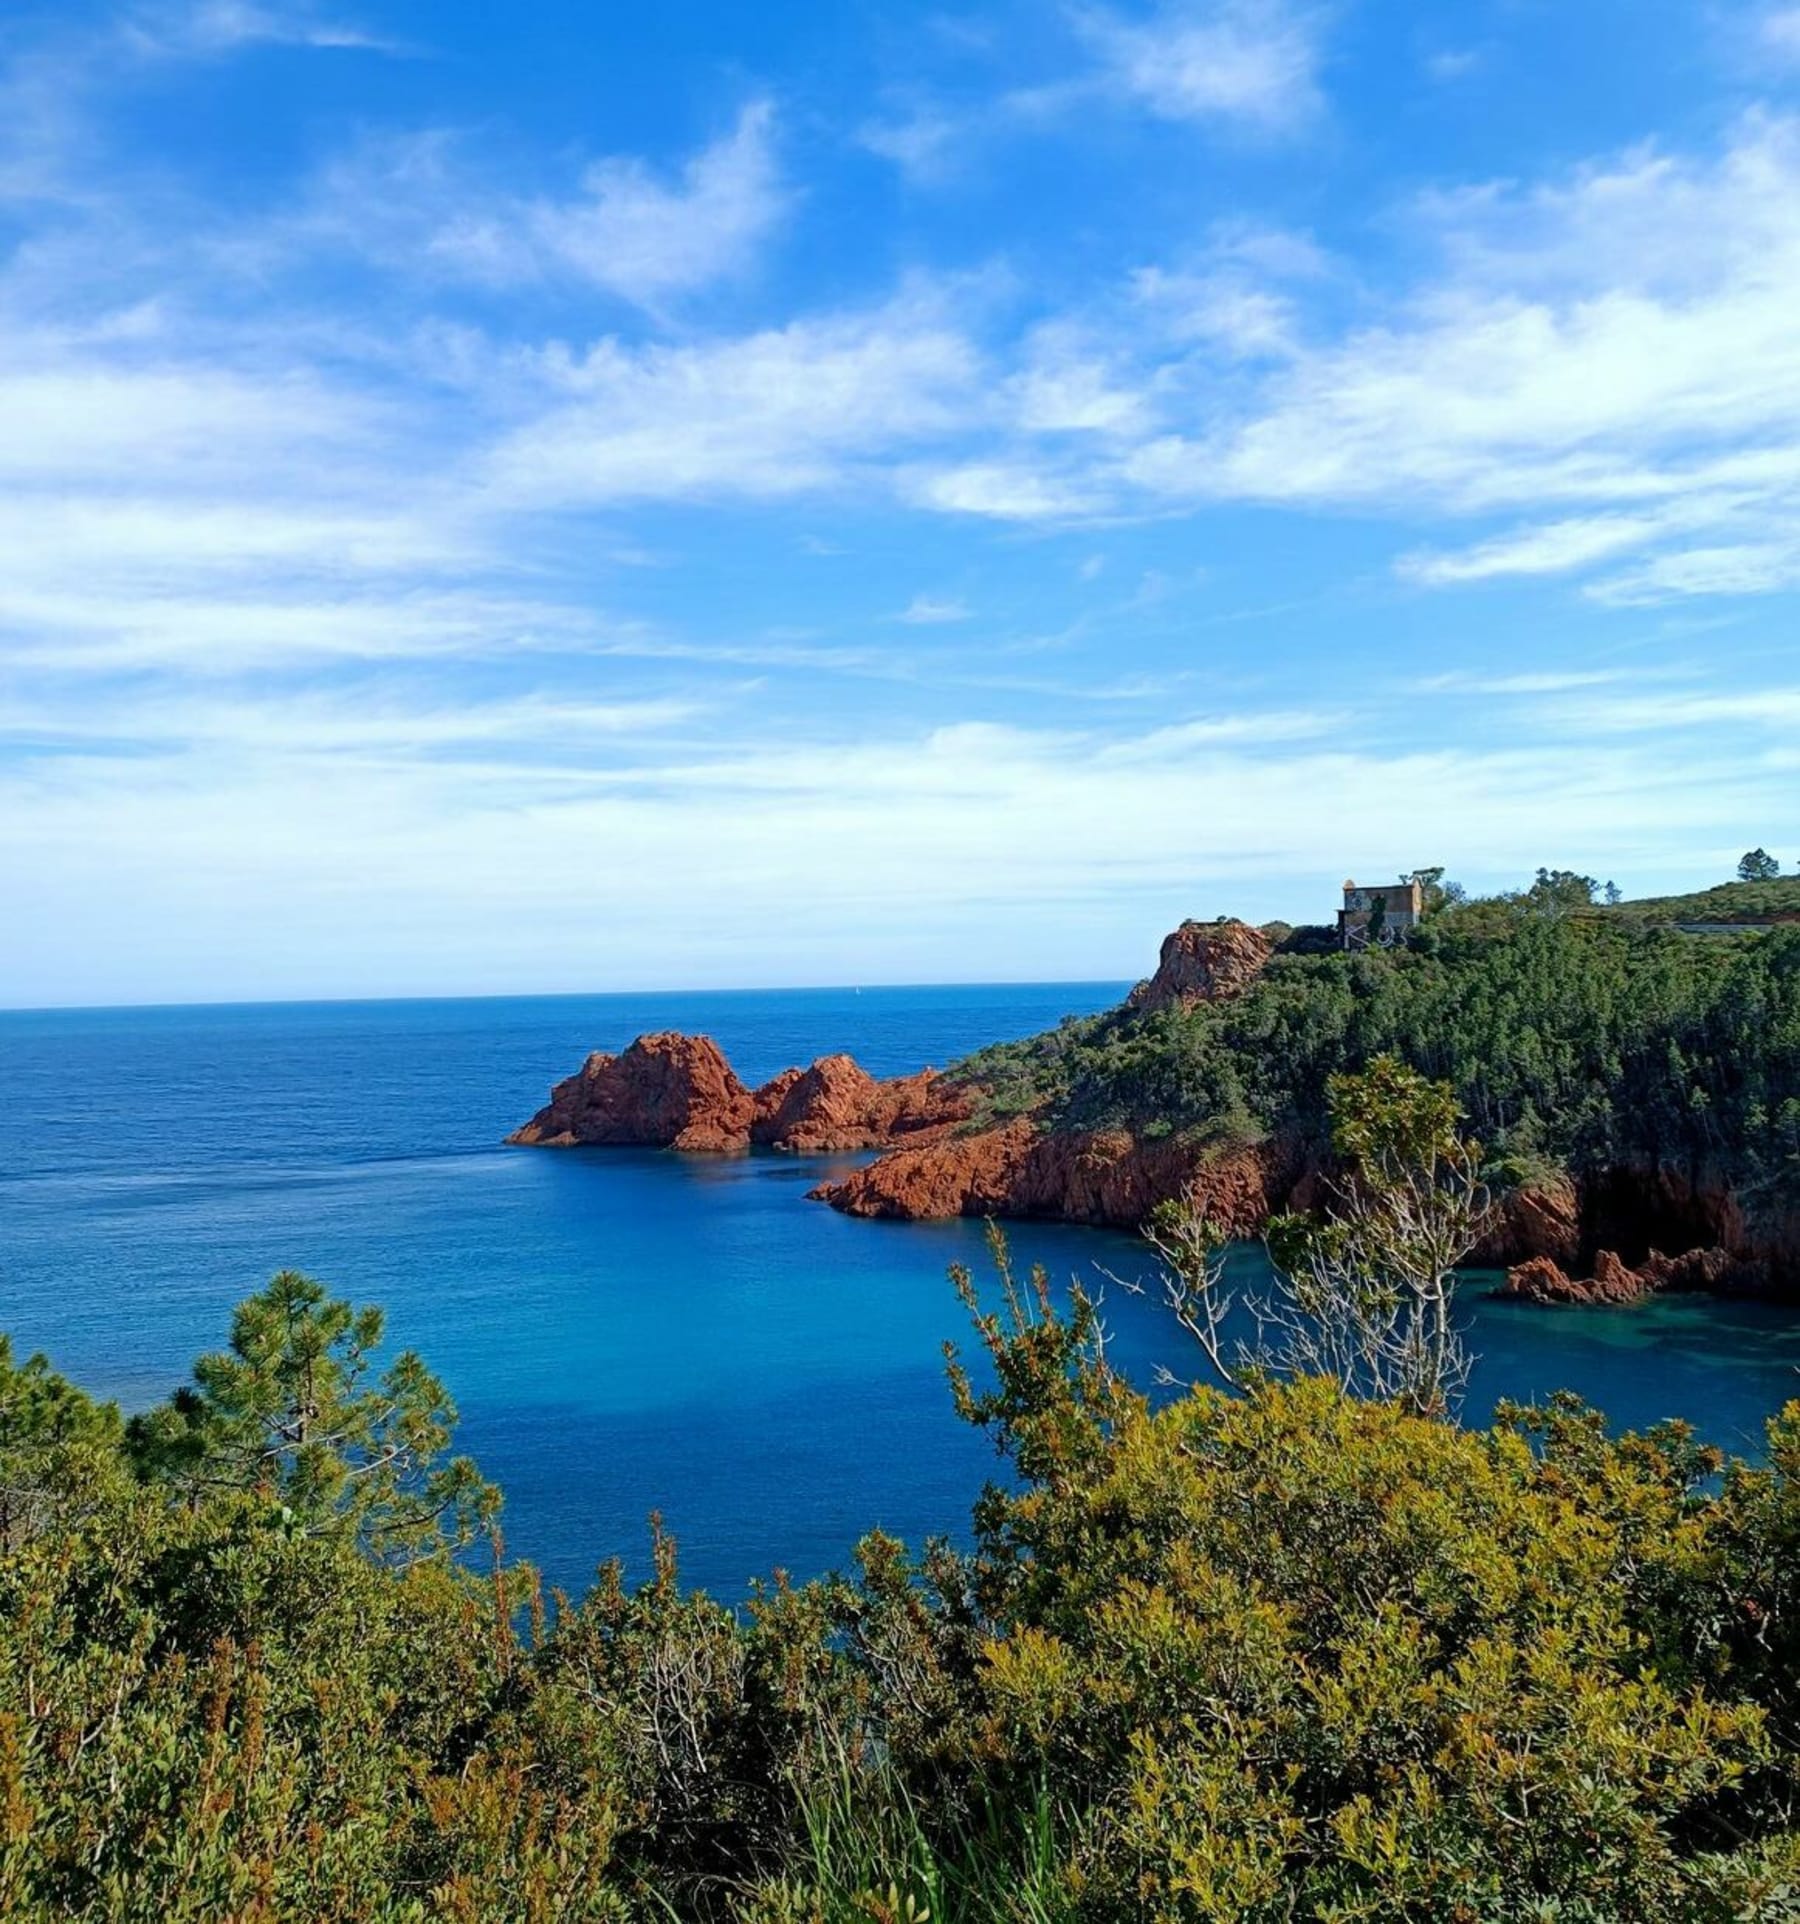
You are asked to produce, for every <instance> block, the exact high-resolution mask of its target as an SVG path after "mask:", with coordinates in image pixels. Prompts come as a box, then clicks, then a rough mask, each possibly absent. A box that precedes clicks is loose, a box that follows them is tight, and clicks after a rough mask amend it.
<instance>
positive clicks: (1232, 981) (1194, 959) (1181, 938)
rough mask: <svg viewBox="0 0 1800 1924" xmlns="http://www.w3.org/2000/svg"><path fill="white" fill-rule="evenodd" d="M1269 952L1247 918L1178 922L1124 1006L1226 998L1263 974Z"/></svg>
mask: <svg viewBox="0 0 1800 1924" xmlns="http://www.w3.org/2000/svg"><path fill="white" fill-rule="evenodd" d="M1270 953H1271V947H1270V943H1269V938H1268V937H1267V936H1266V935H1264V934H1263V932H1262V931H1261V929H1253V928H1252V927H1251V926H1250V924H1249V923H1248V922H1237V921H1233V920H1231V919H1230V918H1229V917H1227V918H1224V919H1222V920H1220V921H1217V922H1183V923H1182V925H1181V927H1180V928H1178V929H1176V930H1175V931H1174V933H1173V934H1171V935H1166V936H1164V937H1163V945H1162V954H1161V957H1160V959H1159V960H1158V962H1157V965H1156V973H1155V974H1154V975H1153V976H1151V978H1150V979H1149V981H1147V982H1140V983H1139V984H1138V985H1137V987H1136V988H1135V989H1133V990H1132V992H1131V996H1130V1000H1129V1001H1128V1003H1127V1005H1126V1006H1127V1007H1129V1008H1133V1009H1137V1010H1139V1011H1141V1012H1142V1013H1143V1014H1146V1015H1149V1014H1153V1013H1154V1012H1155V1011H1156V1010H1158V1009H1166V1008H1168V1007H1169V1006H1170V1005H1171V1004H1175V1005H1179V1006H1181V1007H1184V1008H1185V1007H1187V1006H1188V1005H1189V1004H1191V1003H1195V1002H1226V1001H1229V1000H1230V999H1231V997H1232V996H1234V995H1242V994H1243V992H1244V990H1245V989H1247V988H1248V987H1249V986H1250V984H1251V983H1252V982H1254V981H1255V980H1256V978H1257V977H1258V976H1259V975H1261V974H1262V972H1263V970H1264V969H1265V968H1266V967H1267V966H1268V961H1269V956H1270Z"/></svg>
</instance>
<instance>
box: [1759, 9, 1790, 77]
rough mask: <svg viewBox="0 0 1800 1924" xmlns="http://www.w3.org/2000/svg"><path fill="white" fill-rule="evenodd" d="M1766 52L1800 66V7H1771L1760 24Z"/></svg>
mask: <svg viewBox="0 0 1800 1924" xmlns="http://www.w3.org/2000/svg"><path fill="white" fill-rule="evenodd" d="M1758 29H1759V38H1760V39H1761V41H1762V45H1763V48H1764V50H1765V51H1766V52H1768V53H1772V54H1774V55H1775V56H1776V58H1777V59H1780V60H1790V61H1793V62H1795V63H1796V64H1800V7H1785V6H1778V7H1771V8H1770V9H1769V10H1768V12H1767V13H1765V14H1764V15H1763V16H1762V19H1761V20H1760V21H1759V22H1758Z"/></svg>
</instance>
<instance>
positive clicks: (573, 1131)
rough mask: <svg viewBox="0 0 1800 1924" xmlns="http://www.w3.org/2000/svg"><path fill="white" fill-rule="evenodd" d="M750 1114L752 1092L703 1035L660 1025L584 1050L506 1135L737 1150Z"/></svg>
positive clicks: (562, 1144) (555, 1144)
mask: <svg viewBox="0 0 1800 1924" xmlns="http://www.w3.org/2000/svg"><path fill="white" fill-rule="evenodd" d="M755 1118H756V1099H755V1097H754V1096H753V1095H752V1094H751V1093H750V1091H749V1090H748V1089H746V1088H745V1087H744V1085H743V1084H742V1083H741V1082H740V1081H739V1080H738V1079H737V1077H736V1076H735V1075H734V1074H733V1073H732V1068H731V1064H730V1063H729V1062H727V1061H726V1060H725V1056H724V1052H723V1051H722V1050H721V1049H720V1048H719V1045H718V1044H717V1043H716V1042H714V1041H713V1040H712V1038H711V1037H710V1036H694V1035H681V1034H678V1033H677V1032H675V1031H674V1030H665V1031H664V1032H662V1033H661V1034H657V1035H643V1036H639V1037H638V1039H637V1040H636V1041H635V1042H634V1043H633V1044H632V1045H631V1047H630V1048H629V1049H626V1050H624V1051H623V1052H622V1053H621V1054H619V1055H605V1054H600V1053H596V1054H594V1055H591V1056H589V1057H588V1059H587V1061H586V1062H584V1063H583V1064H582V1066H581V1068H580V1069H579V1070H578V1071H577V1072H576V1073H575V1074H574V1075H572V1076H569V1077H568V1078H566V1079H565V1080H564V1081H562V1082H559V1083H558V1084H557V1085H556V1087H555V1088H554V1089H552V1090H551V1092H550V1100H549V1102H548V1103H546V1104H545V1106H544V1107H543V1108H542V1109H540V1110H539V1111H538V1112H537V1114H536V1115H535V1116H533V1117H532V1119H531V1120H530V1121H529V1122H528V1123H526V1124H525V1126H524V1127H523V1128H522V1129H519V1130H515V1131H514V1133H513V1134H512V1135H511V1136H509V1137H508V1138H507V1140H508V1141H509V1142H515V1143H524V1144H528V1145H533V1146H543V1147H546V1148H553V1149H560V1148H568V1147H572V1146H574V1145H575V1144H578V1143H596V1144H610V1145H612V1146H614V1147H621V1146H630V1145H640V1146H644V1147H648V1148H656V1149H700V1150H721V1149H738V1148H742V1147H743V1146H744V1145H745V1144H746V1143H748V1142H749V1140H750V1126H751V1124H752V1123H753V1122H754V1120H755Z"/></svg>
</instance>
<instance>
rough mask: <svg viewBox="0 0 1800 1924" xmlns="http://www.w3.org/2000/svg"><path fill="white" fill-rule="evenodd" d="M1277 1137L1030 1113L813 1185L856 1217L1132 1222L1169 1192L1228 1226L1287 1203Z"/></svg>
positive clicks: (1291, 1164) (1245, 1229)
mask: <svg viewBox="0 0 1800 1924" xmlns="http://www.w3.org/2000/svg"><path fill="white" fill-rule="evenodd" d="M1296 1164H1297V1159H1296V1158H1295V1157H1294V1155H1293V1154H1292V1153H1291V1152H1290V1151H1288V1150H1286V1149H1284V1148H1281V1147H1279V1146H1274V1145H1267V1144H1262V1145H1256V1146H1252V1147H1237V1146H1233V1147H1229V1148H1224V1149H1220V1148H1218V1147H1216V1146H1215V1147H1210V1148H1209V1147H1205V1146H1201V1145H1197V1144H1192V1143H1183V1142H1178V1141H1177V1140H1175V1139H1174V1138H1172V1137H1170V1138H1163V1139H1160V1140H1157V1141H1150V1142H1146V1141H1142V1140H1140V1139H1138V1138H1136V1137H1134V1136H1132V1135H1131V1134H1130V1133H1129V1132H1127V1131H1125V1130H1123V1129H1116V1130H1085V1131H1080V1132H1069V1133H1056V1132H1047V1131H1043V1130H1040V1129H1038V1128H1037V1127H1036V1125H1035V1124H1033V1123H1032V1122H1031V1121H1030V1120H1029V1119H1020V1120H1017V1121H1014V1122H1010V1123H1008V1124H1006V1125H1005V1126H1004V1127H1003V1128H999V1129H986V1130H982V1131H980V1132H978V1133H977V1134H974V1135H964V1136H953V1137H951V1138H949V1139H948V1140H946V1141H942V1142H938V1143H934V1144H931V1145H929V1146H926V1147H922V1148H911V1149H897V1150H894V1151H891V1152H890V1153H889V1154H887V1155H885V1156H883V1157H882V1158H881V1159H880V1161H879V1162H874V1163H871V1164H870V1165H869V1166H868V1167H867V1168H866V1169H859V1170H856V1171H855V1172H854V1173H853V1174H851V1175H850V1176H848V1177H846V1178H844V1179H843V1180H842V1181H839V1182H832V1183H826V1184H823V1185H822V1186H821V1187H819V1188H818V1189H815V1190H814V1191H813V1192H812V1193H813V1195H814V1196H815V1197H817V1198H818V1199H820V1200H821V1201H824V1202H828V1203H830V1204H831V1205H832V1207H833V1208H835V1209H841V1210H843V1211H844V1212H845V1213H846V1214H848V1215H852V1216H878V1217H888V1218H894V1219H898V1220H901V1221H906V1222H915V1221H919V1220H922V1219H926V1218H930V1217H941V1216H1048V1217H1054V1218H1055V1219H1056V1220H1058V1221H1060V1222H1073V1223H1095V1224H1106V1225H1111V1226H1113V1227H1117V1228H1134V1227H1136V1226H1137V1225H1138V1224H1140V1223H1141V1222H1143V1221H1144V1219H1145V1218H1146V1217H1147V1216H1148V1215H1149V1214H1150V1212H1151V1210H1153V1209H1154V1208H1155V1207H1156V1205H1157V1204H1158V1203H1160V1202H1162V1201H1164V1200H1166V1199H1168V1198H1171V1197H1175V1196H1180V1195H1184V1194H1186V1195H1192V1196H1194V1197H1195V1198H1196V1199H1197V1200H1198V1201H1199V1203H1200V1206H1201V1207H1202V1209H1203V1210H1204V1211H1205V1213H1206V1215H1207V1217H1208V1218H1209V1219H1210V1220H1211V1221H1212V1222H1213V1223H1214V1224H1215V1225H1216V1226H1217V1227H1218V1228H1219V1229H1220V1230H1222V1231H1224V1232H1225V1233H1226V1234H1228V1235H1233V1236H1253V1235H1255V1234H1257V1233H1258V1232H1259V1231H1260V1230H1261V1229H1262V1227H1263V1225H1264V1224H1265V1223H1266V1222H1267V1221H1268V1219H1269V1217H1270V1216H1271V1215H1272V1214H1273V1213H1274V1212H1275V1211H1276V1210H1278V1209H1280V1208H1281V1207H1282V1205H1283V1203H1284V1201H1285V1199H1286V1197H1287V1195H1288V1193H1289V1192H1290V1191H1291V1190H1292V1188H1293V1185H1294V1182H1295V1180H1296V1177H1297V1174H1298V1169H1297V1166H1296Z"/></svg>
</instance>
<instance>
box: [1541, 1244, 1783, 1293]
mask: <svg viewBox="0 0 1800 1924" xmlns="http://www.w3.org/2000/svg"><path fill="white" fill-rule="evenodd" d="M1766 1283H1767V1276H1766V1274H1765V1272H1764V1270H1763V1267H1762V1265H1761V1264H1759V1263H1756V1262H1753V1261H1750V1260H1747V1259H1745V1258H1743V1257H1740V1256H1734V1255H1733V1254H1732V1253H1731V1251H1730V1250H1727V1249H1720V1248H1718V1247H1716V1246H1715V1247H1713V1248H1710V1249H1690V1250H1688V1251H1687V1252H1686V1253H1685V1254H1683V1255H1680V1256H1665V1255H1664V1254H1663V1253H1662V1251H1661V1250H1658V1249H1653V1250H1651V1251H1650V1253H1649V1254H1648V1255H1647V1256H1646V1257H1645V1258H1644V1260H1643V1261H1642V1262H1641V1263H1637V1264H1631V1263H1627V1262H1626V1261H1625V1259H1624V1258H1623V1257H1622V1256H1620V1255H1619V1254H1618V1253H1617V1252H1616V1251H1614V1250H1610V1249H1602V1250H1600V1251H1599V1252H1598V1253H1597V1254H1596V1255H1595V1257H1594V1263H1593V1273H1592V1274H1591V1275H1589V1276H1585V1277H1574V1276H1570V1275H1569V1274H1568V1273H1567V1271H1566V1270H1564V1269H1563V1268H1562V1267H1561V1265H1560V1264H1557V1263H1554V1262H1552V1261H1551V1260H1550V1258H1549V1257H1547V1256H1534V1257H1532V1258H1531V1259H1530V1260H1529V1261H1528V1262H1524V1263H1520V1264H1518V1265H1517V1266H1516V1267H1514V1268H1512V1269H1509V1270H1508V1271H1507V1272H1506V1284H1505V1289H1504V1291H1503V1293H1504V1294H1506V1295H1509V1296H1517V1297H1522V1298H1523V1299H1524V1300H1525V1301H1526V1302H1529V1303H1551V1304H1566V1303H1585V1304H1592V1303H1610V1304H1623V1303H1639V1302H1642V1301H1643V1300H1644V1299H1645V1298H1646V1297H1649V1296H1662V1295H1667V1294H1669V1293H1671V1292H1674V1291H1679V1290H1707V1291H1710V1292H1713V1293H1715V1294H1732V1295H1742V1294H1748V1293H1753V1292H1756V1291H1758V1290H1760V1289H1762V1288H1764V1287H1765V1286H1766Z"/></svg>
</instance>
